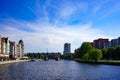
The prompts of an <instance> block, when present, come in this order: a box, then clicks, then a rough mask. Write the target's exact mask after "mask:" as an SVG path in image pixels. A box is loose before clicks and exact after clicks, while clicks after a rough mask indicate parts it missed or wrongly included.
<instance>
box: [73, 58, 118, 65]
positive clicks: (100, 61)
mask: <svg viewBox="0 0 120 80" xmlns="http://www.w3.org/2000/svg"><path fill="white" fill-rule="evenodd" d="M75 61H77V62H80V63H86V64H104V65H116V66H120V60H98V61H97V62H95V61H82V60H80V59H75Z"/></svg>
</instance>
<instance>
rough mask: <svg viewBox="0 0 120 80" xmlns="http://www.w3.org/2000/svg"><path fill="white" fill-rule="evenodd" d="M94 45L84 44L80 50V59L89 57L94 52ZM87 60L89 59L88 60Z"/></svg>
mask: <svg viewBox="0 0 120 80" xmlns="http://www.w3.org/2000/svg"><path fill="white" fill-rule="evenodd" d="M92 48H93V47H92V45H91V44H90V43H89V42H83V43H82V45H81V47H80V48H79V57H80V58H81V59H82V58H84V59H85V56H86V57H88V56H89V53H90V52H91V50H92ZM86 59H87V58H86Z"/></svg>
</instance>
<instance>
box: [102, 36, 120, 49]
mask: <svg viewBox="0 0 120 80" xmlns="http://www.w3.org/2000/svg"><path fill="white" fill-rule="evenodd" d="M118 46H120V37H119V38H117V39H112V40H111V41H109V42H106V43H105V44H104V48H110V47H118Z"/></svg>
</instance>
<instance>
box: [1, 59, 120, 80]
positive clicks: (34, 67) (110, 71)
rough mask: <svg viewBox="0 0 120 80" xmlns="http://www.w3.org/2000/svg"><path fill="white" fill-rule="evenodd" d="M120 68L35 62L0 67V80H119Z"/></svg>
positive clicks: (51, 61) (50, 61)
mask: <svg viewBox="0 0 120 80" xmlns="http://www.w3.org/2000/svg"><path fill="white" fill-rule="evenodd" d="M119 79H120V67H119V66H109V65H88V64H82V63H78V62H75V61H69V60H61V61H55V60H49V61H42V60H41V61H35V62H25V63H18V64H7V65H1V66H0V80H119Z"/></svg>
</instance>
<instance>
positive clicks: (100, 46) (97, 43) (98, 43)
mask: <svg viewBox="0 0 120 80" xmlns="http://www.w3.org/2000/svg"><path fill="white" fill-rule="evenodd" d="M106 42H109V39H102V38H99V39H96V40H94V41H93V43H91V44H92V46H93V47H95V48H97V49H103V48H104V44H105V43H106Z"/></svg>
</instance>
